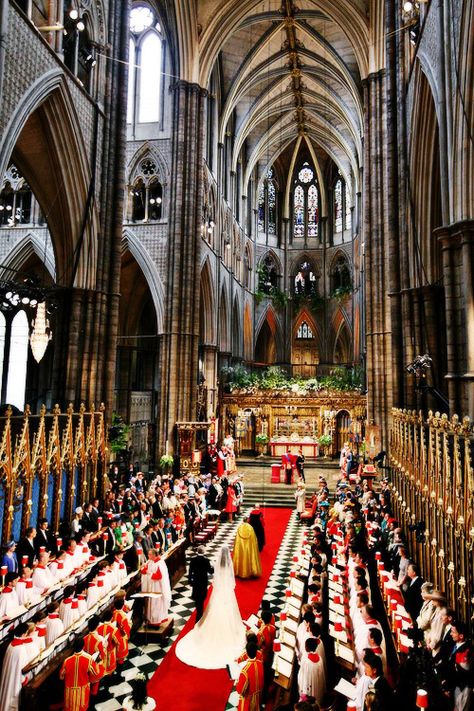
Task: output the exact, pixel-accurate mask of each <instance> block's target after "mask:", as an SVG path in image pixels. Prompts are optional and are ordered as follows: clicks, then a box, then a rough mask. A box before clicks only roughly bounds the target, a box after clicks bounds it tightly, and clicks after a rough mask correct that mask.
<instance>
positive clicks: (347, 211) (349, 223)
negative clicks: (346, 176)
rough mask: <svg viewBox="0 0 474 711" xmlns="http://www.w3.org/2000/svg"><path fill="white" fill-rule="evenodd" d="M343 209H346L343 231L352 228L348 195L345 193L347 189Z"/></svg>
mask: <svg viewBox="0 0 474 711" xmlns="http://www.w3.org/2000/svg"><path fill="white" fill-rule="evenodd" d="M345 193H346V194H345V207H346V224H345V229H346V230H350V229H351V227H352V212H351V206H350V204H349V195H348V193H347V188H346V191H345Z"/></svg>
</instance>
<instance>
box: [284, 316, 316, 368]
mask: <svg viewBox="0 0 474 711" xmlns="http://www.w3.org/2000/svg"><path fill="white" fill-rule="evenodd" d="M319 360H320V337H319V329H318V326H317V324H316V321H315V320H314V318H313V317H312V315H311V314H310V312H309V311H308V310H307V309H302V310H301V311H300V313H299V314H298V316H297V318H296V319H295V322H294V326H293V333H292V339H291V365H292V372H293V375H294V376H295V377H304V378H315V377H316V375H317V366H318V363H319Z"/></svg>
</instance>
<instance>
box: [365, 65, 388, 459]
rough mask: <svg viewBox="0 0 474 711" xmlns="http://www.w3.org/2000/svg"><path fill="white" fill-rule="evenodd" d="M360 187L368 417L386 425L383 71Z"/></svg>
mask: <svg viewBox="0 0 474 711" xmlns="http://www.w3.org/2000/svg"><path fill="white" fill-rule="evenodd" d="M364 113H365V127H364V165H365V170H364V190H363V203H364V205H363V220H364V221H363V234H364V242H365V255H366V260H365V264H366V272H365V276H366V289H365V299H366V342H367V388H368V403H367V404H368V412H367V417H368V420H369V422H370V421H374V422H375V423H376V424H377V425H380V426H381V428H382V440H383V444H382V446H383V447H386V446H387V443H388V438H387V426H388V417H389V413H390V409H391V407H392V394H391V387H390V382H389V374H390V372H391V331H390V303H389V297H388V292H389V276H388V266H389V265H388V252H389V245H388V236H387V234H386V222H385V210H384V169H385V165H384V159H385V154H384V139H385V136H384V131H383V121H384V72H383V71H380V72H377V73H376V74H371V75H369V77H368V78H367V80H366V82H365V86H364Z"/></svg>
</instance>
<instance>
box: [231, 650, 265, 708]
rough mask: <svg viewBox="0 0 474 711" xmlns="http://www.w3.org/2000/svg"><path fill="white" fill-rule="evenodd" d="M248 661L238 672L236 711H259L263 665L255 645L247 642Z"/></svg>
mask: <svg viewBox="0 0 474 711" xmlns="http://www.w3.org/2000/svg"><path fill="white" fill-rule="evenodd" d="M245 651H246V652H247V656H248V658H249V661H248V662H247V664H246V665H245V666H244V668H243V669H242V671H241V672H240V676H239V679H238V681H237V686H236V691H237V693H238V694H239V705H238V707H237V711H260V703H261V697H262V693H263V663H262V662H261V661H259V660H258V659H257V658H256V656H257V645H256V644H254V643H252V642H247V645H246V647H245Z"/></svg>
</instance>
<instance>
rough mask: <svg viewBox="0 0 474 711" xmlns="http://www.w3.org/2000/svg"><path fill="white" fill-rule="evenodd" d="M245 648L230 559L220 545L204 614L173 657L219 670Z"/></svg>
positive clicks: (201, 667)
mask: <svg viewBox="0 0 474 711" xmlns="http://www.w3.org/2000/svg"><path fill="white" fill-rule="evenodd" d="M244 648H245V626H244V623H243V622H242V618H241V616H240V611H239V606H238V604H237V598H236V597H235V577H234V567H233V565H232V558H231V557H230V551H229V549H228V548H227V546H223V547H222V548H221V550H220V553H219V559H218V562H217V564H216V566H215V572H214V580H213V582H212V594H211V598H210V600H209V604H208V605H207V607H206V609H205V611H204V614H203V616H202V617H201V619H200V620H199V622H198V623H197V624H196V625H195V626H194V628H193V629H192V630H191V631H190V632H188V634H187V635H185V636H184V637H183V638H182V639H181V640H180V641H179V642H178V644H177V645H176V656H177V657H178V659H180V660H181V661H182V662H184V663H185V664H189V665H190V666H192V667H197V668H198V669H222V668H223V667H225V666H226V665H227V664H229V663H230V662H232V661H234V660H235V659H236V658H237V657H238V656H239V655H240V654H241V653H242V652H243V651H244Z"/></svg>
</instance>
